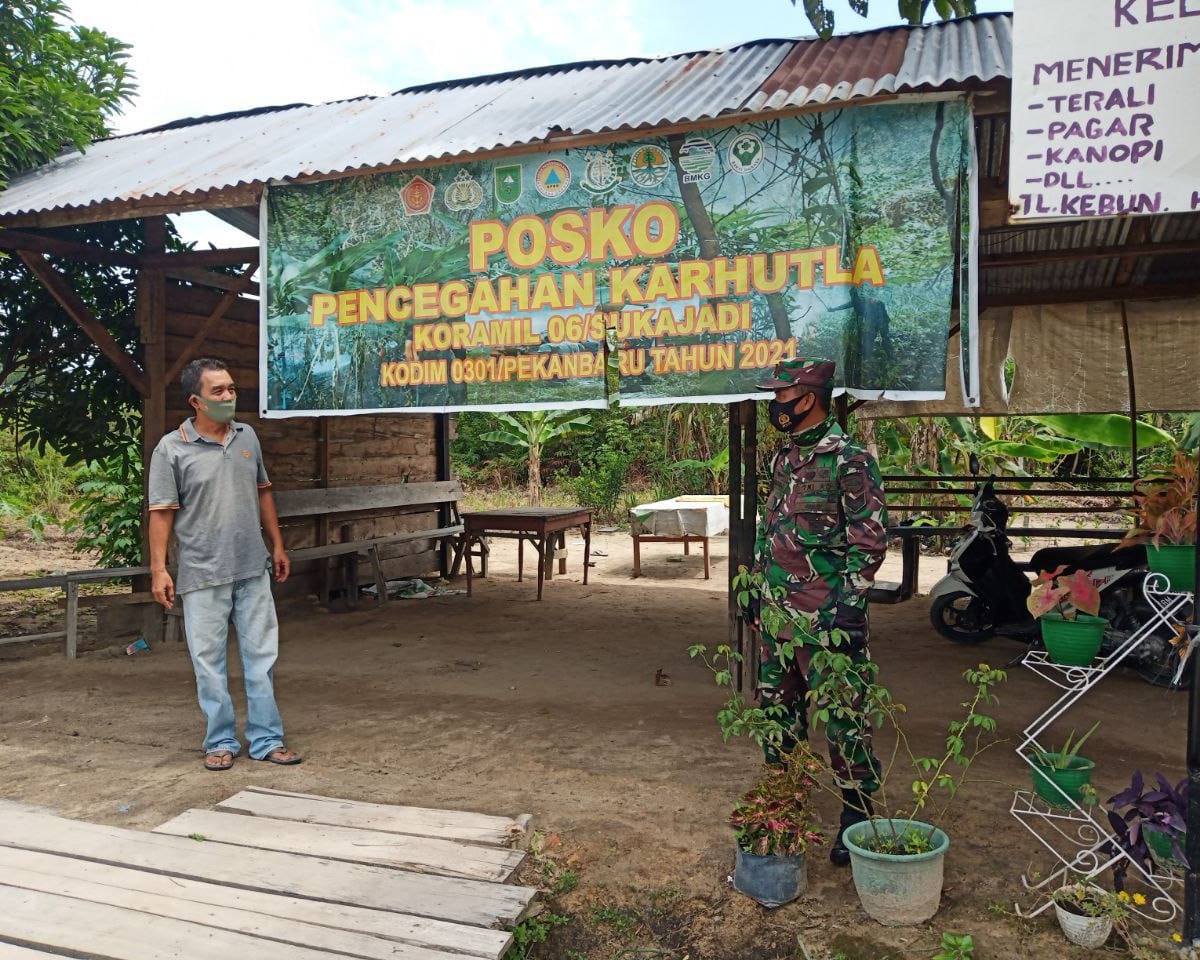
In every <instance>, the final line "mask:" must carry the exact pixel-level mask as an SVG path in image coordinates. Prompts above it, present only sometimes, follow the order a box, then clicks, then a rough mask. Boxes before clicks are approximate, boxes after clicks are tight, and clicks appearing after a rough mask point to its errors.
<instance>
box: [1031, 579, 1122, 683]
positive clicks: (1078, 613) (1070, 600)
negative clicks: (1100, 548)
mask: <svg viewBox="0 0 1200 960" xmlns="http://www.w3.org/2000/svg"><path fill="white" fill-rule="evenodd" d="M1064 570H1066V566H1065V565H1064V566H1060V567H1059V568H1058V569H1057V570H1052V571H1043V572H1042V573H1041V574H1039V575H1038V578H1037V579H1036V580H1034V581H1033V590H1032V591H1031V592H1030V594H1029V599H1028V600H1027V601H1026V602H1027V603H1028V605H1029V612H1030V613H1031V614H1033V616H1034V617H1035V618H1036V619H1038V620H1040V621H1041V623H1042V642H1043V643H1044V644H1045V645H1046V652H1047V653H1048V654H1049V656H1050V659H1051V660H1052V661H1054V662H1055V663H1059V664H1063V665H1066V666H1075V667H1086V666H1087V665H1088V664H1090V663H1091V662H1092V661H1093V660H1094V659H1095V658H1096V654H1097V653H1099V652H1100V643H1101V641H1103V639H1104V628H1105V627H1106V626H1107V625H1108V624H1107V621H1105V620H1104V619H1103V618H1102V617H1099V616H1097V614H1099V612H1100V591H1099V590H1097V589H1096V585H1095V584H1094V583H1093V582H1092V581H1091V580H1090V579H1089V578H1088V575H1087V571H1086V570H1076V571H1075V572H1074V573H1069V574H1067V573H1064V572H1063V571H1064Z"/></svg>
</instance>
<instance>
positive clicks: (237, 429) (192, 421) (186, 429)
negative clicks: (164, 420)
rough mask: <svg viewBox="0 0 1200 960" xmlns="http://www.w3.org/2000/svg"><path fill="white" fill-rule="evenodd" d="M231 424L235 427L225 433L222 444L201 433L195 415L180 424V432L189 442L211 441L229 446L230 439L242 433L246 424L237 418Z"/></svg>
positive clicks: (215, 444)
mask: <svg viewBox="0 0 1200 960" xmlns="http://www.w3.org/2000/svg"><path fill="white" fill-rule="evenodd" d="M229 426H231V427H232V428H233V429H232V430H230V431H229V432H228V433H226V434H225V442H224V443H221V444H218V443H217V441H216V440H209V439H208V437H205V436H202V435H201V434H200V431H199V430H197V429H196V418H195V417H188V418H187V419H186V420H184V421H183V423H181V424H180V425H179V434H180V436H182V437H183V439H184V440H186V441H187V442H188V443H196V442H200V443H211V444H212V445H213V446H218V445H219V446H223V447H227V446H229V443H230V441H231V440H233V435H234V434H235V433H241V432H242V429H243V428H244V427H245V424H242V423H238V422H237V421H236V420H233V421H231V422H230V424H229Z"/></svg>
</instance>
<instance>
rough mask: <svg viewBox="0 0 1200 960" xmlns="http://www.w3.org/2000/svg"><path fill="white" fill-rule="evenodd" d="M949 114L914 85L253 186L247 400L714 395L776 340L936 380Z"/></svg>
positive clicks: (269, 410) (843, 367) (963, 145)
mask: <svg viewBox="0 0 1200 960" xmlns="http://www.w3.org/2000/svg"><path fill="white" fill-rule="evenodd" d="M969 127H970V114H969V111H968V110H967V108H966V106H965V104H964V103H962V102H961V101H957V100H944V101H937V102H929V101H922V102H914V103H906V104H896V105H887V106H872V107H854V108H847V109H843V110H837V111H828V112H823V113H816V114H809V115H803V116H799V117H792V118H786V119H776V120H771V121H762V122H756V123H751V124H744V125H739V126H734V127H724V128H721V129H713V130H702V131H697V132H693V133H685V134H677V135H671V136H666V137H654V136H642V137H638V138H637V139H636V140H631V141H630V142H628V143H617V144H610V145H605V146H598V147H593V148H582V149H572V150H562V151H559V152H557V153H539V154H528V155H525V156H514V157H505V158H502V159H501V158H497V159H489V160H475V161H471V162H467V163H449V164H445V165H439V166H436V167H431V168H428V169H423V170H406V171H403V172H401V173H389V174H381V175H373V176H362V177H356V178H351V179H342V180H334V181H329V182H325V183H316V184H307V185H292V186H273V187H271V188H269V190H268V191H267V192H266V194H265V196H264V198H263V222H264V228H263V229H264V242H265V251H264V262H265V263H266V265H267V270H266V283H265V291H266V292H265V295H264V297H263V307H262V309H263V323H262V338H263V344H262V347H263V349H262V362H263V367H264V369H263V371H262V382H263V383H264V385H265V388H264V390H263V397H264V403H263V406H264V407H265V409H264V411H263V413H264V414H265V415H266V416H303V415H315V414H336V413H360V412H368V411H381V410H437V411H445V410H464V409H484V410H513V409H522V408H524V409H533V408H559V409H562V408H570V407H588V406H603V405H605V404H607V403H609V402H612V401H613V400H614V399H618V400H619V402H620V403H621V404H633V405H639V404H655V403H667V402H680V401H696V402H718V401H719V402H727V401H732V400H738V399H744V398H748V397H753V396H756V395H761V394H760V392H759V391H757V390H756V389H755V386H754V384H755V383H756V382H757V381H759V380H761V379H762V377H763V375H764V374H765V373H766V372H767V371H769V370H771V369H772V367H773V366H774V364H775V363H776V362H777V361H778V360H780V359H782V358H785V357H788V356H792V355H795V354H809V355H820V356H826V357H830V358H832V359H835V360H837V362H838V380H837V384H838V386H841V387H845V388H846V389H847V390H848V391H849V392H851V393H854V394H856V395H859V396H868V397H878V396H880V395H885V396H887V397H889V398H891V399H936V398H940V397H942V396H943V395H944V391H945V381H946V371H945V363H946V339H947V334H948V331H949V329H950V326H951V322H950V321H951V312H952V305H953V303H954V295H955V279H956V276H960V277H961V278H962V279H963V280H964V281H965V278H966V276H967V273H966V271H960V270H959V264H960V249H962V253H963V254H964V255H965V248H963V244H964V238H965V237H966V236H967V235H968V231H967V230H966V224H965V222H964V219H963V218H964V216H965V214H964V211H965V210H966V209H968V208H969V204H968V203H967V202H966V191H967V190H968V181H967V174H968V170H969V167H970V150H969ZM959 286H960V290H959V292H960V294H961V293H964V292H965V291H964V290H963V289H962V288H963V287H964V286H965V283H960V285H959Z"/></svg>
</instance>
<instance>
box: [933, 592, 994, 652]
mask: <svg viewBox="0 0 1200 960" xmlns="http://www.w3.org/2000/svg"><path fill="white" fill-rule="evenodd" d="M929 622H930V623H931V624H932V625H933V629H934V630H936V631H937V632H938V633H940V634H941V635H942V636H943V637H945V638H946V639H947V640H953V641H954V642H955V643H979V642H980V641H981V640H986V639H987V638H988V637H990V636H992V635H993V634H994V633H995V632H996V618H995V616H994V615H993V614H992V608H991V606H990V605H989V604H988V602H987V601H986V600H984V599H983V598H982V597H977V596H974V595H973V594H970V593H966V592H962V591H960V592H958V593H946V594H943V595H942V596H940V597H935V598H934V600H933V604H932V605H931V606H930V607H929Z"/></svg>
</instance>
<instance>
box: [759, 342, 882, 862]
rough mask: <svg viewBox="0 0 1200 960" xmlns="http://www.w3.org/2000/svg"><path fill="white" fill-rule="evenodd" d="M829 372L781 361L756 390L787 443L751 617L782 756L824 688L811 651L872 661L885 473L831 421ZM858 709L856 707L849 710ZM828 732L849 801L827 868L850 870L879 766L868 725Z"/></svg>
mask: <svg viewBox="0 0 1200 960" xmlns="http://www.w3.org/2000/svg"><path fill="white" fill-rule="evenodd" d="M834 369H835V366H834V363H833V362H832V361H830V360H819V359H792V360H784V361H782V362H781V363H779V364H778V365H777V366H776V368H775V376H774V378H773V379H771V380H768V381H767V382H766V383H761V384H758V387H759V389H762V390H774V391H775V399H774V400H773V401H772V402H771V423H772V425H773V426H774V427H775V428H776V429H777V430H779V431H780V432H782V433H786V434H788V436H789V441H788V443H787V444H785V445H784V446H783V447H782V448H781V449H780V451H779V452H778V453H777V454H776V456H775V459H774V461H773V463H772V467H771V492H770V495H769V497H768V499H767V504H766V512H765V513H764V515H763V519H762V523H761V525H760V527H759V531H758V538H757V542H756V543H755V551H754V553H755V555H754V572H756V573H760V574H763V575H764V580H765V584H764V589H763V590H762V592H761V596H760V597H758V598H756V599H757V603H756V604H755V609H752V610H750V611H749V614H750V618H751V620H752V621H753V622H754V624H755V626H756V627H757V628H758V634H759V646H760V661H759V662H760V667H759V677H758V690H759V698H760V702H761V703H762V705H763V706H779V707H782V708H783V711H784V714H783V724H784V726H785V735H784V742H783V753H785V754H786V753H790V752H791V750H792V749H793V748H794V747H795V746H796V743H797V742H798V741H799V740H803V739H806V738H807V736H808V691H809V689H810V687H812V688H815V687H816V686H817V684H818V683H819V681H820V677H819V676H816V675H815V674H814V672H813V670H812V654H813V651H814V650H816V649H818V648H819V647H829V646H837V647H838V648H839V649H841V650H844V651H845V652H847V653H849V654H850V655H851V656H852V657H854V658H855V659H856V660H860V661H862V660H869V659H870V654H869V652H868V650H867V590H868V589H869V588H870V586H871V583H872V582H873V581H874V579H875V571H876V570H878V569H879V565H880V563H882V562H883V555H884V552H885V550H886V549H887V508H886V505H885V503H884V497H883V488H882V483H881V479H880V475H879V467H878V465H877V464H876V463H875V461H874V459H873V458H872V457H871V455H870V454H869V453H867V452H866V451H865V450H863V449H862V448H861V447H859V446H857V445H856V444H855V443H854V442H853V441H852V440H851V439H850V438H849V437H847V436H846V434H845V433H844V432H843V430H842V428H841V426H839V425H838V423H837V422H836V421H835V420H834V418H833V417H832V415H831V413H830V407H831V399H832V380H833V373H834ZM835 629H836V630H838V631H839V633H838V634H837V635H836V636H835V635H834V633H833V631H834V630H835ZM843 631H844V632H843ZM789 642H790V644H791V648H790V653H789V651H788V647H787V646H786V645H787V644H788V643H789ZM781 645H783V646H782V648H781ZM860 701H861V698H860V697H857V696H855V697H852V700H851V702H850V703H849V704H848V706H850V707H851V708H852V709H853V708H856V707H857V706H858V705H859V703H860ZM825 732H826V736H827V737H828V740H829V756H830V761H831V763H832V766H833V771H834V776H835V778H836V780H837V783H838V786H839V787H840V788H841V790H842V796H843V810H842V817H841V829H840V830H839V831H838V836H837V840H836V842H835V843H834V846H833V848H832V850H831V851H830V859H831V860H832V861H833V862H834V863H836V864H839V865H844V864H846V863H849V862H850V855H849V852H848V851H847V850H846V847H845V845H844V843H843V838H842V834H843V832H844V831H845V828H846V827H847V826H849V825H850V824H851V823H857V822H859V821H861V820H863V819H865V818H866V817H867V816H870V814H871V802H870V796H871V794H872V793H874V792H875V791H876V790H877V789H878V788H879V779H878V778H879V766H878V761H877V760H876V758H875V755H874V753H873V752H872V750H871V730H870V727H869V726H866V725H864V724H863V723H861V721H860V722H859V723H857V724H856V723H853V722H851V721H849V720H847V719H845V718H839V717H835V716H830V718H829V721H828V722H827V723H826V724H825ZM766 753H767V762H769V763H772V762H774V763H777V762H779V761H780V759H781V757H780V755H779V753H777V752H776V750H775V749H773V748H770V747H768V748H767V749H766Z"/></svg>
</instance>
